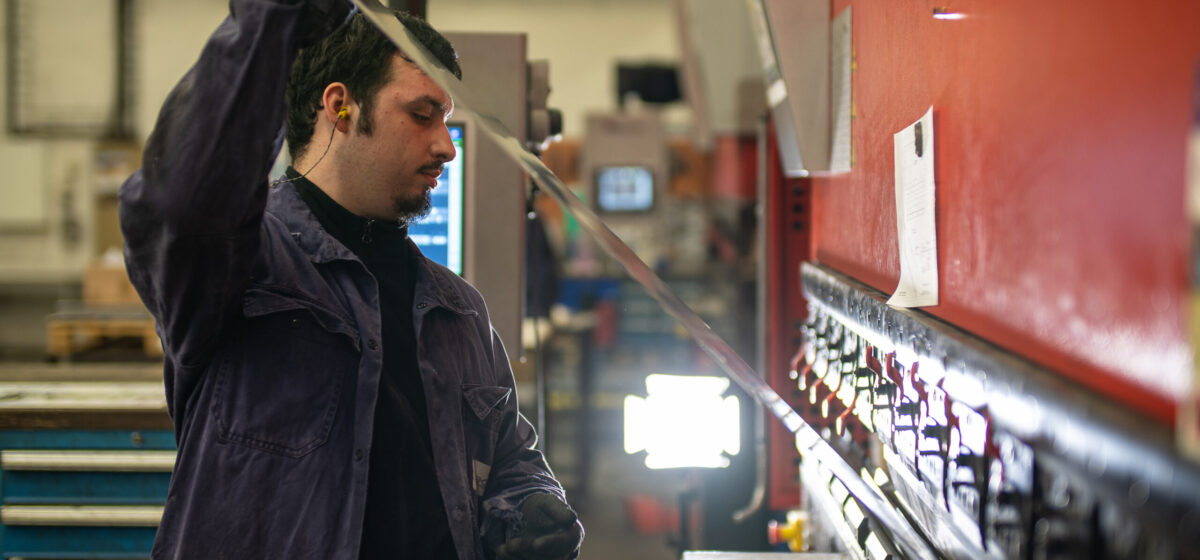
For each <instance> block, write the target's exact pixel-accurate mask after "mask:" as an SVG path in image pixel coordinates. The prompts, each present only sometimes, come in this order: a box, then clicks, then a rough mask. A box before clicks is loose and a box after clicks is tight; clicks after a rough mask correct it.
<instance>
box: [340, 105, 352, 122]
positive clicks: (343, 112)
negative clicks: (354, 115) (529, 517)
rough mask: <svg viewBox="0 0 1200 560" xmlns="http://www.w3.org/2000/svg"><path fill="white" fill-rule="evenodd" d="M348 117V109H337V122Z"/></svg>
mask: <svg viewBox="0 0 1200 560" xmlns="http://www.w3.org/2000/svg"><path fill="white" fill-rule="evenodd" d="M349 116H350V108H349V107H342V108H341V109H338V120H342V119H344V118H346V117H349Z"/></svg>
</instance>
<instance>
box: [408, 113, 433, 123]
mask: <svg viewBox="0 0 1200 560" xmlns="http://www.w3.org/2000/svg"><path fill="white" fill-rule="evenodd" d="M413 118H414V119H417V120H418V121H420V122H426V121H429V120H432V119H433V117H432V116H430V115H422V114H421V113H413Z"/></svg>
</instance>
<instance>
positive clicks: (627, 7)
mask: <svg viewBox="0 0 1200 560" xmlns="http://www.w3.org/2000/svg"><path fill="white" fill-rule="evenodd" d="M427 9H428V16H429V23H431V24H432V25H433V26H434V27H435V28H437V29H438V30H440V31H450V30H453V31H497V32H499V31H504V32H520V33H526V34H527V35H528V50H529V58H530V59H534V60H537V59H544V60H548V61H550V86H551V88H553V89H552V91H551V92H550V102H549V104H550V106H551V107H556V108H559V109H562V111H563V134H564V135H566V136H575V137H582V136H583V124H584V119H585V115H586V114H587V113H588V112H593V111H613V110H616V107H617V103H616V87H617V86H616V64H617V62H618V61H630V62H676V61H678V59H679V38H678V34H677V32H676V28H675V9H674V7H673V3H672V0H429V5H428V8H427Z"/></svg>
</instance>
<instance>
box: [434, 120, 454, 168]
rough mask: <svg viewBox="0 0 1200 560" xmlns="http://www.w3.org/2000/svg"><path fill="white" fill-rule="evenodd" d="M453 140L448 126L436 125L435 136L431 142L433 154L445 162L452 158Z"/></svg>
mask: <svg viewBox="0 0 1200 560" xmlns="http://www.w3.org/2000/svg"><path fill="white" fill-rule="evenodd" d="M455 153H456V152H455V150H454V141H453V140H451V139H450V128H449V127H447V126H446V125H445V124H443V125H442V126H440V127H438V132H437V138H435V140H434V142H433V156H434V157H436V158H438V159H439V160H441V161H443V162H446V161H450V160H452V159H454V156H455Z"/></svg>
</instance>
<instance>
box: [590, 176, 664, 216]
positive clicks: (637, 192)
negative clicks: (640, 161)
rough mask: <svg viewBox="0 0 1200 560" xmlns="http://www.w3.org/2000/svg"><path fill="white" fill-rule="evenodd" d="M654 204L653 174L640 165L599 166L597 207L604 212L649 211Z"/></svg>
mask: <svg viewBox="0 0 1200 560" xmlns="http://www.w3.org/2000/svg"><path fill="white" fill-rule="evenodd" d="M653 206H654V174H653V173H651V172H650V168H648V167H643V166H640V165H627V166H614V167H601V168H599V169H597V170H596V207H597V208H598V209H599V210H601V211H604V212H647V211H649V210H650V209H651V208H652V207H653Z"/></svg>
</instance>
